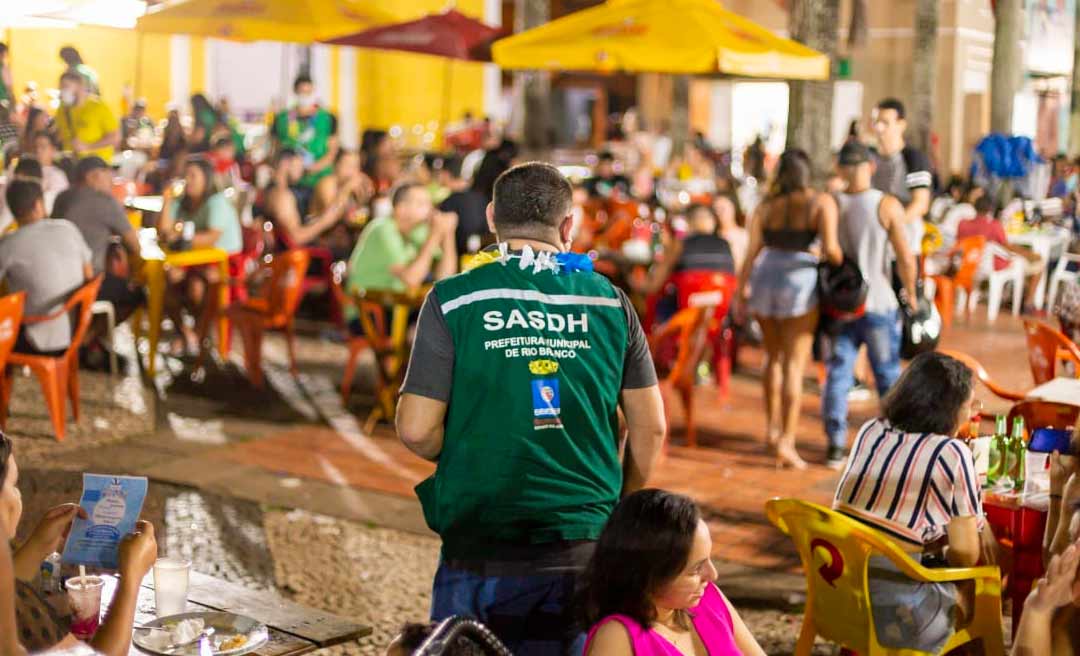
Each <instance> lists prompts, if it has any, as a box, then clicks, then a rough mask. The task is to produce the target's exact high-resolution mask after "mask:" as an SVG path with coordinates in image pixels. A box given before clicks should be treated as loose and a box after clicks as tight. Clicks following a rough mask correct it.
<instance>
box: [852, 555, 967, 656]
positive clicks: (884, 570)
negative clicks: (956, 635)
mask: <svg viewBox="0 0 1080 656" xmlns="http://www.w3.org/2000/svg"><path fill="white" fill-rule="evenodd" d="M867 584H868V586H869V588H870V607H871V608H873V615H874V631H875V633H877V640H878V643H879V644H881V646H882V647H888V648H890V649H913V650H916V651H921V652H927V653H930V654H937V653H939V652H940V651H941V648H942V647H944V646H945V643H946V642H948V640H949V637H950V636H952V634H953V632H954V630H955V629H954V627H955V626H956V617H957V613H958V609H957V596H958V593H957V589H956V585H954V584H952V583H926V582H922V581H915V580H912V579H910V578H908V577H907V575H906V574H904V573H903V572H901V571H900V569H899V568H898V567H897V566H896V565H895V564H893V562H892V561H891V560H889V559H888V558H885V557H884V556H871V557H870V567H869V571H868V572H867Z"/></svg>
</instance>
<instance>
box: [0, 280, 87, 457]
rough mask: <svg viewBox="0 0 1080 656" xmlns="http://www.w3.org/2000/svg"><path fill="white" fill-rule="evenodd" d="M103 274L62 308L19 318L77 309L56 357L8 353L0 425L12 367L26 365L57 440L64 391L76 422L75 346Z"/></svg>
mask: <svg viewBox="0 0 1080 656" xmlns="http://www.w3.org/2000/svg"><path fill="white" fill-rule="evenodd" d="M103 278H104V275H98V276H97V277H96V278H94V279H93V280H91V281H90V282H88V283H86V284H85V285H83V286H82V287H80V288H79V289H78V290H76V291H75V292H74V293H73V294H72V295H71V296H70V297H69V298H68V300H67V302H66V303H64V307H63V308H61V309H60V310H59V311H58V312H54V313H53V314H50V315H48V316H44V317H31V316H27V317H23V321H22V323H23V325H24V326H26V325H31V324H35V323H40V322H42V321H49V320H51V319H56V318H58V317H66V316H70V315H71V313H72V312H74V311H75V308H76V307H78V308H79V319H78V321H77V322H76V324H75V331H74V333H73V334H72V336H71V345H70V346H68V348H67V351H65V352H64V354H63V355H61V356H60V357H55V358H54V357H49V356H45V355H27V354H25V353H14V352H13V353H11V355H10V356H9V357H8V359H7V365H8V366H7V373H6V375H5V376H4V383H3V385H0V387H2V389H0V405H2V408H0V426H2V427H6V426H7V410H8V404H9V403H10V401H11V388H12V385H14V383H15V379H14V377H13V376H12V375H11V368H12V367H29V368H30V371H33V372H34V375H35V376H37V379H38V381H39V382H40V383H41V389H42V391H43V392H44V394H45V405H46V406H47V407H48V408H49V417H50V419H52V425H53V433H54V434H55V435H56V439H57V440H58V441H63V440H64V435H65V421H64V420H65V416H64V415H65V413H64V409H65V408H64V392H65V391H66V392H67V395H68V399H70V400H71V414H72V416H73V417H74V418H75V421H79V346H80V345H81V344H82V342H83V338H84V337H86V331H87V330H89V329H90V319H91V317H92V316H93V312H92V311H91V308H92V307H93V305H94V299H96V298H97V295H98V289H100V288H101V281H102V279H103Z"/></svg>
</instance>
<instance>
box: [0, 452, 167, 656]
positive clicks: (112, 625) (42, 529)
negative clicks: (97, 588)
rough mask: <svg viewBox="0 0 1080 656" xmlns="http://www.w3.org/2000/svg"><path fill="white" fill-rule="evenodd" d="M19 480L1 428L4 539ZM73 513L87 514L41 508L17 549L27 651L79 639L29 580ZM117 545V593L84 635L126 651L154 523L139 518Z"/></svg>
mask: <svg viewBox="0 0 1080 656" xmlns="http://www.w3.org/2000/svg"><path fill="white" fill-rule="evenodd" d="M18 480H19V468H18V465H16V464H15V456H14V454H13V453H12V442H11V440H10V439H8V438H7V436H5V435H4V434H3V433H0V534H2V537H3V538H4V539H6V540H13V539H14V538H15V529H16V528H17V527H18V525H19V519H20V517H21V516H22V496H21V495H20V494H19V489H18V487H16V484H17V483H18ZM76 517H83V518H84V519H85V518H86V513H85V512H84V511H82V510H81V509H80V508H79V506H77V505H75V504H64V505H62V506H57V507H55V508H53V509H52V510H50V511H49V512H47V513H45V516H44V517H43V518H42V519H41V521H40V522H39V523H38V525H37V528H35V529H34V531H33V533H32V534H31V535H30V537H29V539H27V541H26V542H25V543H24V544H23V545H22V546H21V547H19V548H18V549H16V550H15V554H14V558H13V561H14V574H15V616H16V624H17V631H18V633H17V637H18V639H19V640H20V641H21V642H22V646H23V647H25V648H26V649H28V650H30V651H39V650H43V649H49V648H52V647H61V648H64V647H71V646H74V645H76V644H77V642H78V640H77V638H75V636H73V635H71V634H70V633H67V628H66V627H67V626H68V622H67V621H66V620H65V619H64V618H61V617H59V616H58V615H57V614H56V612H55V610H53V609H52V607H51V606H50V605H49V603H48V602H47V601H46V600H45V599H44V598H43V597H42V596H41V594H40V593H39V592H38V591H37V590H36V589H35V588H34V587H33V586H32V585H31V584H30V583H31V581H33V580H34V578H35V576H37V573H38V571H39V568H40V567H41V562H42V561H43V560H44V559H45V558H46V557H47V556H48V555H49V554H51V553H53V552H54V551H57V550H58V549H60V547H62V546H63V543H64V540H65V539H66V537H67V533H68V531H69V530H70V528H71V522H72V521H73V520H74V519H75V518H76ZM119 551H120V554H119V563H120V566H119V573H120V582H119V584H118V585H117V590H116V595H115V596H114V597H113V601H112V604H111V605H110V607H109V609H108V611H107V613H106V615H105V619H104V621H102V622H101V626H100V627H99V628H98V629H97V633H96V635H94V637H93V638H91V639H90V640H89V641H88V642H89V644H90V646H91V647H93V648H94V649H95V650H97V651H99V652H101V653H103V654H107V655H108V656H114V655H115V656H123V655H126V654H127V653H128V650H129V649H130V647H131V631H132V627H133V624H134V622H135V606H136V602H137V601H138V596H139V585H140V584H141V582H142V579H143V577H144V576H146V573H147V572H149V571H150V568H151V567H153V565H154V560H155V559H156V558H157V542H156V541H155V540H154V527H153V525H151V524H150V523H149V522H142V521H140V522H138V524H137V525H136V528H135V531H134V532H133V533H132V534H131V535H128V536H127V537H126V538H124V540H123V541H122V542H121V543H120V549H119ZM87 578H90V577H87ZM0 593H2V591H0Z"/></svg>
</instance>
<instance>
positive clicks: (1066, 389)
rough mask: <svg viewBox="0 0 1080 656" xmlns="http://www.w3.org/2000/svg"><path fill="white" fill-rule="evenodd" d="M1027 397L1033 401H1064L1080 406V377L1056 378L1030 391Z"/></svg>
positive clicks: (1066, 403)
mask: <svg viewBox="0 0 1080 656" xmlns="http://www.w3.org/2000/svg"><path fill="white" fill-rule="evenodd" d="M1027 398H1028V399H1030V400H1033V401H1049V402H1051V403H1063V404H1065V405H1072V406H1076V407H1078V408H1080V379H1077V378H1055V379H1054V380H1051V381H1050V382H1048V383H1043V384H1042V385H1039V386H1038V387H1036V388H1034V389H1033V390H1031V391H1030V392H1028V393H1027Z"/></svg>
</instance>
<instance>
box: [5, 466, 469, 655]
mask: <svg viewBox="0 0 1080 656" xmlns="http://www.w3.org/2000/svg"><path fill="white" fill-rule="evenodd" d="M0 482H2V481H0ZM437 626H438V624H435V623H432V624H406V625H405V626H403V627H401V636H400V638H399V642H398V645H399V646H400V647H401V648H402V649H403V650H404V651H405V653H407V654H411V653H413V652H414V651H416V650H417V649H419V648H420V645H422V644H424V641H425V640H427V639H428V637H429V636H430V635H431V634H432V633H433V632H434V631H435V628H436V627H437ZM441 653H442V654H444V656H483V654H484V653H486V652H484V650H483V649H481V648H480V647H479V646H478V645H477V644H476V643H475V642H473V641H472V640H469V639H468V638H467V637H465V636H459V637H458V638H457V639H455V640H454V642H452V643H450V644H449V645H447V646H446V647H444V648H443V651H442V652H441Z"/></svg>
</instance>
